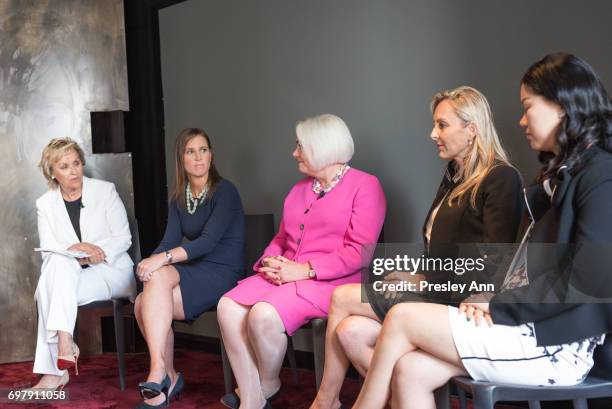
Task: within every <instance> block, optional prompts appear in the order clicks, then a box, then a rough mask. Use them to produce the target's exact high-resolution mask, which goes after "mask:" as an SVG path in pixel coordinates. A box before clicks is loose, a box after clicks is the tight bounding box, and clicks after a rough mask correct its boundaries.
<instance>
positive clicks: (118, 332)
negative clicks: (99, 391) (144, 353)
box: [113, 300, 125, 391]
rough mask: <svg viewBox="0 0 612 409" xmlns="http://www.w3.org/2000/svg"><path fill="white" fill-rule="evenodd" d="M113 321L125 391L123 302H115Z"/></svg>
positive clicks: (120, 375)
mask: <svg viewBox="0 0 612 409" xmlns="http://www.w3.org/2000/svg"><path fill="white" fill-rule="evenodd" d="M113 320H114V322H115V345H116V347H117V361H118V364H119V387H120V388H121V390H122V391H124V390H125V334H124V331H123V301H122V300H113Z"/></svg>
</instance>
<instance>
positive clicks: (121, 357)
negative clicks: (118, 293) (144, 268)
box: [74, 222, 140, 391]
mask: <svg viewBox="0 0 612 409" xmlns="http://www.w3.org/2000/svg"><path fill="white" fill-rule="evenodd" d="M128 254H129V255H130V257H131V258H132V260H133V261H134V263H138V261H139V260H140V239H139V237H138V223H137V222H136V223H134V226H133V231H132V247H130V250H129V251H128ZM135 271H136V265H134V274H135ZM136 282H137V283H139V281H138V280H136ZM129 304H131V302H130V299H129V298H113V299H110V300H105V301H95V302H92V303H89V304H85V305H81V306H79V309H78V310H79V311H83V310H94V309H109V308H112V311H113V321H114V326H115V347H116V350H117V364H118V367H119V388H120V389H121V390H122V391H123V390H125V331H124V327H123V307H124V306H126V305H129ZM77 317H78V315H77ZM77 319H78V318H77ZM74 340H75V342H77V340H78V332H77V331H76V325H75V331H74Z"/></svg>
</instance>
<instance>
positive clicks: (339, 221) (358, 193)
mask: <svg viewBox="0 0 612 409" xmlns="http://www.w3.org/2000/svg"><path fill="white" fill-rule="evenodd" d="M312 182H313V179H312V178H311V177H308V178H305V179H302V180H300V181H299V182H298V183H297V184H296V185H295V186H294V187H293V188H292V189H291V191H290V192H289V194H288V195H287V197H286V198H285V203H284V207H283V218H282V220H281V224H280V228H279V231H278V233H277V234H276V236H275V237H274V239H272V241H271V242H270V245H268V247H267V248H266V249H265V251H264V254H263V256H262V257H261V258H260V260H259V261H257V263H255V265H254V266H253V269H254V270H255V271H258V270H259V267H260V266H261V264H260V263H261V259H263V258H264V257H266V256H276V255H282V256H284V257H286V258H288V259H291V260H295V261H297V262H300V263H305V262H307V261H309V262H310V264H311V265H312V267H313V269H314V270H315V272H316V274H317V277H316V279H314V280H301V281H297V282H296V288H297V295H298V296H300V297H301V298H304V299H306V300H308V301H309V302H311V303H312V304H314V305H316V306H317V307H318V308H319V309H321V310H323V311H325V312H327V310H328V308H329V303H330V298H331V294H332V292H333V290H334V288H335V287H336V286H338V285H341V284H347V283H358V282H359V281H360V278H361V276H360V272H361V269H362V268H363V267H366V266H367V265H368V264H369V262H370V257H371V251H372V245H374V244H376V242H377V241H378V236H379V234H380V230H381V228H382V225H383V223H384V219H385V210H386V200H385V194H384V192H383V189H382V186H381V184H380V182H379V181H378V179H377V178H376V177H375V176H372V175H370V174H367V173H365V172H362V171H360V170H357V169H354V168H351V169H349V170H348V171H347V173H346V174H345V175H344V177H343V178H342V180H341V181H340V182H339V183H338V185H336V186H335V187H334V188H333V189H332V190H331V191H330V192H329V193H327V194H325V196H324V197H322V198H319V196H318V195H316V194H315V193H314V192H313V191H312ZM368 249H369V250H370V251H368Z"/></svg>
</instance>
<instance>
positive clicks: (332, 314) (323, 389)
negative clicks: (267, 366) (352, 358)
mask: <svg viewBox="0 0 612 409" xmlns="http://www.w3.org/2000/svg"><path fill="white" fill-rule="evenodd" d="M350 315H361V316H364V317H368V318H371V319H374V320H377V319H378V318H377V317H376V314H375V313H374V311H373V310H372V307H371V306H370V304H368V303H362V302H361V284H347V285H343V286H340V287H337V288H336V289H335V290H334V293H333V295H332V303H331V307H330V309H329V316H328V318H327V332H326V334H325V367H324V369H323V379H322V380H321V386H320V387H319V391H318V392H317V396H316V397H315V400H314V402H313V403H312V405H311V406H310V408H311V409H336V408H338V407H339V406H340V398H339V396H340V389H341V388H342V383H343V382H344V377H345V376H346V370H347V369H348V364H349V362H348V358H347V356H346V355H345V353H344V350H343V349H342V346H341V345H340V342H339V341H338V337H337V335H336V327H337V326H338V324H339V323H340V322H341V321H342V320H344V319H345V318H347V317H348V316H350Z"/></svg>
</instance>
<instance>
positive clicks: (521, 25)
mask: <svg viewBox="0 0 612 409" xmlns="http://www.w3.org/2000/svg"><path fill="white" fill-rule="evenodd" d="M611 15H612V2H610V1H606V0H602V1H587V2H583V3H577V2H575V1H559V0H540V1H537V2H535V1H525V0H516V1H511V2H508V1H506V2H502V1H490V0H472V1H451V0H448V1H442V0H427V1H407V0H377V1H371V0H334V1H331V0H309V1H296V0H292V1H288V0H266V1H263V0H260V1H237V0H191V1H187V2H185V3H181V4H178V5H175V6H172V7H169V8H167V9H164V10H162V11H161V12H160V30H161V54H162V72H163V85H164V109H165V123H166V143H167V152H168V156H167V163H168V176H169V178H168V180H169V184H170V186H172V180H173V173H174V170H173V169H172V166H173V164H174V159H173V156H172V147H173V144H174V137H175V135H176V134H177V133H178V131H179V130H180V129H182V128H184V127H187V126H197V127H203V128H204V129H206V130H207V132H208V133H209V134H210V135H211V137H212V138H213V144H214V147H215V152H216V159H217V163H218V166H219V168H220V170H221V172H222V174H223V175H224V176H226V177H227V178H229V179H230V180H232V181H233V182H234V183H236V185H237V186H238V188H239V190H240V193H241V195H242V199H243V202H244V204H245V207H246V210H247V212H249V213H260V212H272V211H273V212H275V213H276V218H277V222H278V218H279V216H280V210H281V206H282V200H283V197H284V196H285V194H286V193H287V191H288V190H289V188H290V187H291V186H292V185H293V184H294V183H295V182H296V180H298V178H300V175H299V174H298V172H297V170H296V166H295V162H294V160H293V158H292V157H291V155H290V154H291V151H292V150H293V147H294V140H295V136H294V124H295V122H296V121H297V120H299V119H302V118H304V117H306V116H311V115H315V114H319V113H323V112H331V113H335V114H338V115H339V116H341V117H342V118H344V120H345V121H346V122H347V124H348V125H349V128H350V129H351V131H352V134H353V137H354V139H355V143H356V154H355V157H354V159H353V161H352V165H353V166H354V167H357V168H361V169H363V170H365V171H368V172H371V173H373V174H375V175H377V176H378V177H379V178H380V180H381V181H382V183H383V185H384V188H385V191H386V194H387V199H388V211H387V219H386V226H385V231H386V239H387V241H415V240H420V226H421V224H422V221H423V218H424V217H425V215H426V212H427V210H428V208H429V205H430V203H431V200H432V198H433V195H434V193H435V190H436V187H437V185H438V183H439V181H440V178H441V175H442V169H443V167H444V164H443V163H442V162H441V160H440V159H438V157H437V153H436V148H435V146H434V145H433V143H432V142H431V141H430V139H429V133H430V130H431V114H430V113H429V109H428V104H429V100H430V98H431V96H432V94H434V93H435V92H437V91H439V90H442V89H445V88H452V87H455V86H458V85H462V84H469V85H472V86H474V87H476V88H478V89H480V90H481V91H482V92H483V93H484V94H485V95H486V96H487V97H488V98H489V100H490V103H491V105H492V108H493V111H494V115H495V118H496V122H497V127H498V130H499V131H500V135H501V136H502V139H503V142H504V145H505V146H506V147H507V149H508V151H509V152H510V154H511V156H512V159H513V160H514V162H515V164H516V165H517V166H518V167H519V169H520V170H521V171H522V172H523V173H524V175H525V176H526V177H529V178H531V177H532V176H533V174H534V173H535V171H536V169H537V162H536V159H535V158H536V156H535V154H534V153H532V152H531V151H530V150H529V148H528V146H527V143H526V142H525V140H524V137H523V133H522V132H521V130H520V128H519V126H518V120H519V116H520V112H521V111H520V103H519V98H518V93H519V87H518V82H519V80H520V77H521V75H522V74H523V72H524V71H525V69H526V68H527V67H528V66H529V64H531V63H532V62H534V61H535V60H536V59H539V58H540V57H542V56H543V55H544V54H546V53H548V52H553V51H560V50H564V51H569V52H573V53H575V54H577V55H579V56H581V57H583V58H585V59H586V60H587V61H589V62H590V63H591V64H592V65H593V66H594V67H595V69H596V70H598V72H599V73H600V75H601V76H602V77H603V79H604V82H606V83H607V84H608V87H609V88H610V86H611V85H612V55H610V50H612V26H611V25H610V21H609V17H610V16H611Z"/></svg>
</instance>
